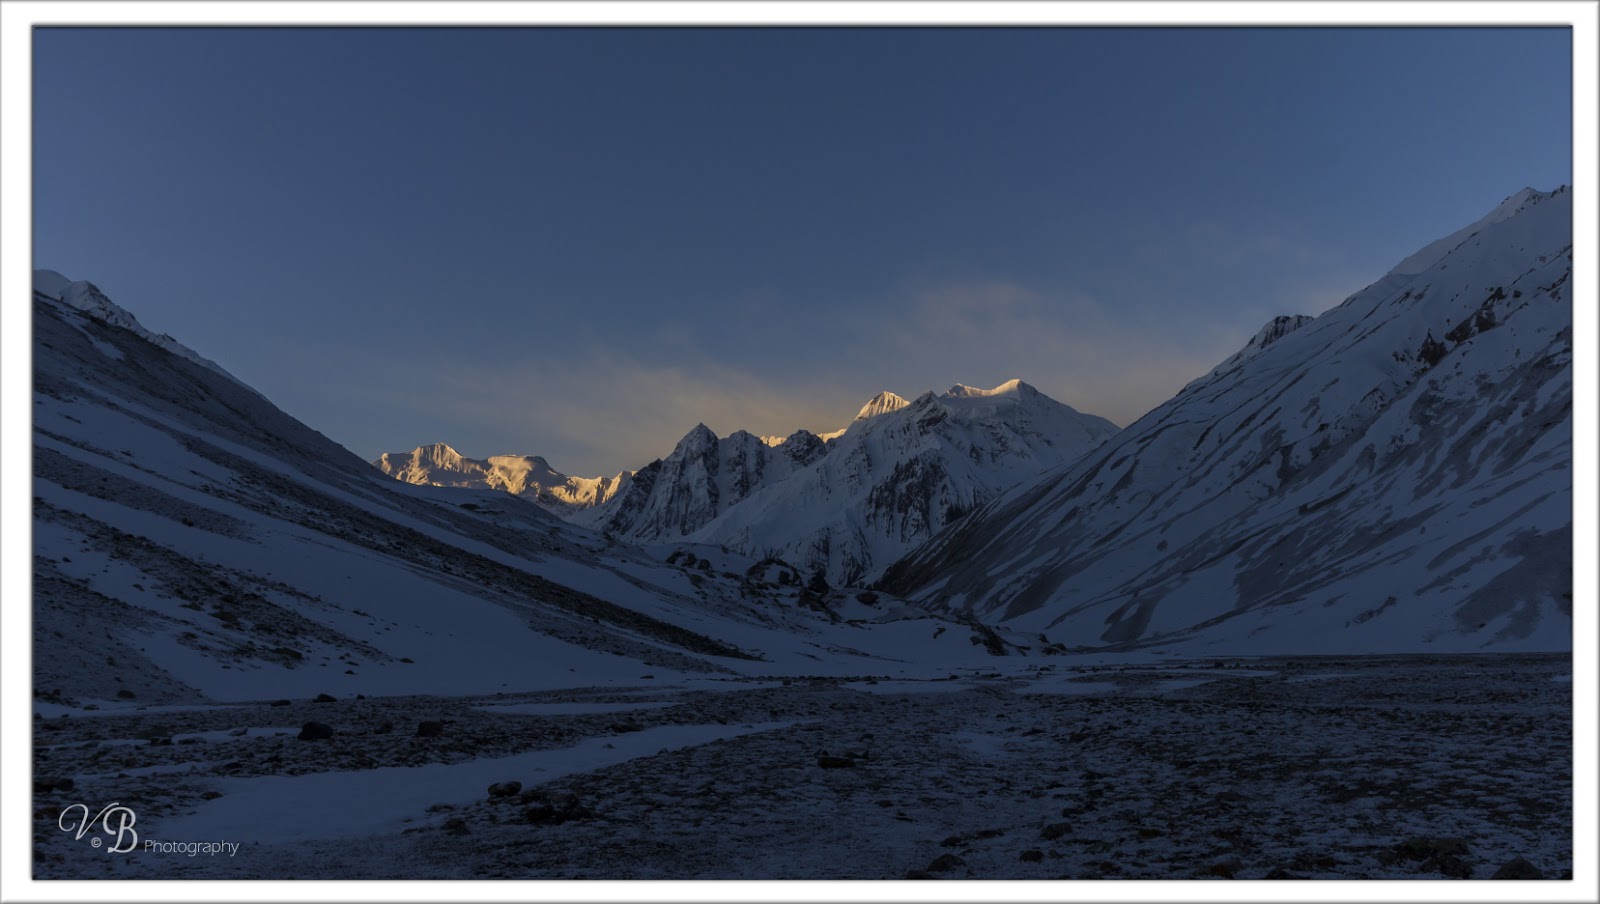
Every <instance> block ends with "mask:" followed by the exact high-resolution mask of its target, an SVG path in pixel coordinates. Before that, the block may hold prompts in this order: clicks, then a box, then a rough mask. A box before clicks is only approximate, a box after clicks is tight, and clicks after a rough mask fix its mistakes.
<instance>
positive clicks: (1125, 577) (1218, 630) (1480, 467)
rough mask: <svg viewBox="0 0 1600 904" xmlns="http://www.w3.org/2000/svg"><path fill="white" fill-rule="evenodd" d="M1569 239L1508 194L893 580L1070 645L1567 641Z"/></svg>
mask: <svg viewBox="0 0 1600 904" xmlns="http://www.w3.org/2000/svg"><path fill="white" fill-rule="evenodd" d="M1571 252H1572V206H1571V195H1570V193H1569V192H1568V191H1567V190H1566V189H1565V188H1564V187H1563V188H1560V189H1557V190H1555V191H1553V192H1548V193H1542V192H1536V191H1533V190H1532V189H1528V190H1525V191H1523V192H1519V193H1518V194H1516V195H1513V196H1512V197H1510V198H1508V199H1507V200H1506V201H1505V202H1504V203H1503V204H1501V205H1500V206H1498V207H1497V208H1495V210H1494V211H1492V212H1491V213H1490V214H1489V215H1488V216H1487V217H1485V218H1484V219H1482V220H1480V221H1479V222H1477V223H1475V224H1473V225H1472V226H1469V227H1467V228H1465V229H1463V230H1460V231H1458V232H1456V233H1454V234H1452V235H1450V236H1448V237H1446V238H1445V239H1442V240H1440V241H1438V242H1435V243H1433V244H1431V245H1429V246H1428V247H1426V248H1424V249H1422V250H1421V251H1419V252H1418V253H1417V254H1415V255H1412V256H1411V257H1410V258H1407V259H1406V260H1405V261H1404V262H1402V263H1401V264H1400V265H1399V266H1398V267H1396V268H1395V269H1394V270H1393V271H1391V272H1390V273H1389V274H1387V275H1385V276H1384V277H1383V278H1382V279H1380V280H1378V281H1377V282H1375V283H1373V284H1372V285H1371V286H1368V287H1367V288H1366V289H1364V290H1362V291H1360V292H1358V293H1356V294H1355V295H1353V296H1351V297H1350V298H1348V299H1346V300H1345V301H1344V302H1343V303H1342V304H1340V305H1338V306H1337V307H1335V308H1333V309H1332V310H1330V311H1328V312H1326V313H1324V314H1322V315H1321V316H1319V317H1317V318H1315V319H1309V320H1308V319H1305V318H1278V319H1277V320H1274V321H1273V322H1272V323H1270V324H1268V325H1267V326H1266V327H1265V328H1264V329H1263V330H1262V332H1261V333H1260V334H1259V335H1258V336H1257V337H1256V338H1255V339H1253V340H1251V342H1250V344H1249V345H1248V346H1247V347H1246V348H1245V349H1244V350H1242V351H1241V352H1240V353H1239V354H1237V355H1235V356H1233V357H1232V358H1230V359H1229V360H1228V361H1226V362H1224V363H1223V364H1222V365H1221V366H1219V367H1218V368H1216V369H1215V370H1214V371H1212V372H1211V373H1209V374H1207V375H1206V376H1204V377H1201V378H1200V379H1198V380H1195V381H1194V382H1193V383H1191V384H1189V385H1188V386H1186V387H1185V388H1184V389H1183V390H1182V391H1181V392H1180V393H1179V394H1178V395H1177V396H1176V397H1174V398H1173V399H1171V400H1170V401H1168V402H1167V403H1165V404H1163V405H1162V406H1160V407H1159V408H1157V409H1155V410H1154V411H1152V412H1150V413H1149V414H1147V415H1146V416H1145V417H1143V418H1141V419H1140V420H1139V421H1138V422H1137V423H1135V424H1134V425H1132V426H1130V427H1128V428H1127V429H1125V430H1123V431H1122V432H1121V433H1119V434H1117V435H1116V436H1115V437H1113V438H1112V439H1111V441H1110V442H1108V443H1106V444H1105V445H1104V446H1102V447H1100V448H1099V449H1096V450H1095V451H1094V452H1093V453H1092V454H1090V455H1088V456H1086V457H1084V458H1083V459H1081V460H1079V461H1078V462H1076V463H1075V464H1072V465H1071V466H1069V467H1065V468H1059V469H1056V470H1054V471H1052V472H1051V473H1050V474H1048V475H1046V476H1045V477H1042V478H1039V479H1036V480H1032V481H1029V482H1027V483H1026V484H1023V485H1020V486H1019V487H1017V488H1015V489H1014V490H1012V491H1011V492H1008V493H1007V494H1005V495H1004V496H1003V497H1001V498H999V499H996V500H995V501H993V502H991V503H989V504H988V505H986V506H984V507H983V508H982V509H980V510H978V511H977V512H975V513H973V514H972V515H970V516H968V517H967V518H965V519H964V520H962V521H961V522H959V523H958V524H955V525H953V526H952V527H951V528H950V529H949V530H946V531H945V532H943V533H941V534H940V535H939V536H938V537H936V538H934V540H932V541H931V542H929V543H927V544H925V545H924V546H922V547H921V548H919V549H917V550H916V551H915V552H913V553H912V554H911V555H910V556H908V557H906V558H905V559H904V560H902V561H900V562H898V563H896V564H895V565H894V566H893V567H892V568H891V569H890V570H889V571H888V573H887V574H886V575H885V577H884V580H883V581H882V586H883V587H884V588H886V589H888V590H891V591H893V592H896V593H900V594H903V595H910V596H913V597H915V598H917V599H920V600H922V601H924V602H925V603H926V604H930V605H935V606H945V607H949V608H950V609H952V610H965V611H971V612H974V613H977V614H979V615H980V616H984V617H986V618H989V619H998V620H1003V621H1001V623H1002V624H1006V625H1010V626H1013V627H1016V628H1018V629H1021V630H1028V631H1048V632H1049V634H1050V636H1051V637H1052V639H1057V640H1062V641H1065V642H1066V643H1067V644H1068V645H1069V646H1071V645H1078V646H1083V647H1116V646H1129V645H1146V644H1156V645H1159V644H1178V643H1181V644H1182V645H1183V648H1184V649H1186V650H1196V651H1198V652H1204V651H1205V650H1207V649H1214V650H1217V651H1219V652H1222V651H1239V652H1248V651H1251V650H1272V651H1274V652H1316V651H1330V652H1334V651H1337V652H1356V651H1364V652H1379V651H1386V650H1429V649H1434V650H1440V651H1451V650H1463V651H1465V650H1476V649H1480V648H1493V649H1530V650H1563V649H1570V645H1571V600H1572V597H1571V593H1572V570H1571V568H1572V549H1571V543H1572V414H1571V407H1572V371H1571V354H1572V302H1571V299H1570V296H1569V294H1568V291H1567V280H1568V277H1569V275H1570V274H1571V267H1572V262H1571Z"/></svg>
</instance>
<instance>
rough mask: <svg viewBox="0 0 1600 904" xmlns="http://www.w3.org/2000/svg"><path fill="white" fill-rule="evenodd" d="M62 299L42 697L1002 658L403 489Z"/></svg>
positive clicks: (49, 462)
mask: <svg viewBox="0 0 1600 904" xmlns="http://www.w3.org/2000/svg"><path fill="white" fill-rule="evenodd" d="M69 285H70V284H69ZM60 288H61V287H60V286H59V285H58V284H57V283H54V282H51V281H50V280H49V279H48V278H47V279H46V280H45V281H44V282H43V285H42V289H43V291H40V292H37V293H36V294H35V297H34V373H33V377H34V386H33V388H34V397H33V398H34V405H33V425H34V456H33V473H34V483H33V495H34V522H33V528H34V547H33V551H34V575H33V577H34V598H33V617H34V618H33V621H34V626H35V637H34V647H33V650H34V682H35V690H36V695H37V696H38V697H39V698H40V699H41V700H43V701H51V700H54V701H57V702H60V701H63V700H67V699H69V698H70V699H75V700H76V701H77V702H78V703H80V704H82V703H91V702H92V703H93V705H96V706H99V707H100V708H101V709H114V708H116V707H119V706H124V707H125V706H135V705H148V704H162V703H187V702H195V701H202V700H205V699H212V700H262V699H273V698H278V697H301V698H304V697H310V696H313V695H315V694H317V693H330V694H333V695H336V696H339V697H341V698H342V697H344V696H346V695H352V694H356V693H364V694H367V695H385V694H436V695H451V694H468V693H473V694H476V693H492V692H495V691H498V690H502V689H504V690H531V689H539V688H549V687H567V686H572V687H576V686H585V687H587V686H603V685H634V684H638V683H639V682H640V680H641V678H642V676H645V675H651V676H655V679H657V680H659V681H661V682H667V681H671V680H678V679H682V678H683V677H684V676H690V675H716V674H723V675H727V674H747V675H765V674H786V675H792V674H827V673H832V674H847V675H861V674H894V675H916V674H920V675H921V676H922V677H928V676H930V675H932V674H944V673H945V672H948V671H949V669H950V668H951V667H952V665H954V664H959V663H962V662H964V661H966V662H981V661H982V660H984V659H987V658H988V653H987V651H986V650H985V648H984V646H983V645H982V644H981V643H980V642H978V641H974V640H972V639H971V638H973V637H977V636H978V635H977V634H975V633H974V632H976V631H977V629H976V628H972V629H966V628H964V627H963V626H961V625H958V624H957V623H955V622H952V621H950V620H948V619H942V618H939V617H937V616H930V615H929V614H928V613H927V612H925V611H922V610H918V609H914V608H908V607H906V606H903V605H901V604H899V603H898V602H897V601H895V600H893V599H892V598H891V597H888V596H887V595H882V596H881V597H880V598H878V599H877V601H875V602H874V604H872V605H870V606H869V605H867V604H865V603H861V602H860V601H858V600H855V599H854V598H853V597H847V596H845V595H842V594H834V595H831V596H830V595H824V594H815V593H810V592H808V591H804V590H803V589H802V588H800V587H798V586H796V584H795V582H793V581H790V582H786V583H784V584H782V585H774V584H771V583H770V582H768V581H765V580H763V579H762V577H761V575H760V571H761V569H759V568H758V567H757V563H756V562H755V561H754V560H751V559H745V558H740V557H738V556H735V555H732V554H727V553H722V552H719V551H716V550H697V551H696V553H697V554H696V555H694V556H692V557H685V555H684V554H682V553H680V555H678V556H676V557H674V561H664V559H665V558H666V557H665V556H656V555H646V554H644V553H641V552H640V551H639V550H636V549H634V548H633V547H629V546H625V545H621V544H617V543H614V542H611V541H610V540H608V539H606V538H604V537H602V536H600V535H597V534H595V533H592V532H590V531H587V530H584V529H582V528H579V527H576V526H573V525H571V524H568V523H566V522H564V521H562V520H561V519H559V518H557V517H554V516H553V515H551V514H549V513H548V512H546V511H544V510H543V509H541V508H540V507H538V506H536V505H533V504H530V503H529V502H527V501H525V500H523V499H521V498H518V497H515V496H510V495H507V494H505V493H503V492H500V491H498V490H492V491H491V490H472V489H455V488H441V487H432V486H415V485H411V484H406V483H402V482H400V481H396V480H393V479H390V478H388V477H385V476H383V475H382V474H381V473H379V472H378V471H377V470H375V469H374V468H372V467H371V465H369V464H368V463H366V462H364V461H362V460H361V459H359V458H358V457H356V456H355V455H353V454H351V453H350V452H348V451H347V450H345V449H344V448H342V447H341V446H339V445H338V444H336V443H334V442H333V441H331V440H329V439H328V438H327V437H324V436H322V435H321V434H319V433H317V432H315V431H313V430H311V429H310V428H308V427H306V426H305V425H303V424H301V423H300V422H298V421H296V420H295V419H294V418H292V417H290V416H289V415H287V414H285V413H284V412H282V411H280V410H278V409H277V408H275V407H273V406H272V405H271V404H270V403H269V402H267V401H266V400H265V399H264V398H262V397H261V396H260V395H258V394H256V393H255V392H253V391H251V390H250V389H248V388H247V387H244V386H241V385H239V384H238V383H237V382H236V381H234V380H232V379H230V378H227V377H225V376H224V375H223V374H222V373H220V372H219V371H216V370H215V369H213V368H212V367H210V366H208V365H206V364H205V363H203V361H197V360H196V358H197V357H198V356H195V355H193V353H188V354H180V353H178V352H176V351H174V349H173V346H174V345H175V343H172V342H171V340H170V339H166V338H164V337H158V336H154V337H153V336H150V335H149V334H148V333H146V332H144V331H142V330H139V329H137V326H136V321H133V320H132V318H131V317H126V318H124V317H122V316H118V315H117V314H116V311H118V310H120V309H116V308H112V307H107V306H105V305H95V306H94V307H92V308H90V309H84V308H82V307H80V306H78V305H76V304H72V303H70V302H64V301H62V300H61V299H60V297H59V295H58V294H57V293H58V292H59V290H60ZM74 297H76V296H74ZM106 304H109V303H106ZM124 313H125V312H124ZM769 570H771V569H769ZM852 607H854V610H852ZM987 636H989V635H988V634H983V637H987ZM128 695H131V697H130V696H128Z"/></svg>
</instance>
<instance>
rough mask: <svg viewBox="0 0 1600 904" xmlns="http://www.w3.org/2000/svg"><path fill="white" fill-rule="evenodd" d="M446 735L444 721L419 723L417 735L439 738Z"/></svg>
mask: <svg viewBox="0 0 1600 904" xmlns="http://www.w3.org/2000/svg"><path fill="white" fill-rule="evenodd" d="M443 736H444V723H443V722H435V721H427V722H418V723H417V737H419V738H438V737H443Z"/></svg>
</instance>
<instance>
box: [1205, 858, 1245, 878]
mask: <svg viewBox="0 0 1600 904" xmlns="http://www.w3.org/2000/svg"><path fill="white" fill-rule="evenodd" d="M1242 869H1244V864H1243V863H1241V862H1239V861H1238V860H1224V861H1223V862H1221V863H1213V864H1212V865H1211V868H1210V869H1208V870H1206V875H1208V876H1216V877H1218V878H1221V879H1232V878H1234V877H1235V876H1236V875H1238V873H1239V871H1240V870H1242Z"/></svg>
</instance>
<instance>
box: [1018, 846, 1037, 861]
mask: <svg viewBox="0 0 1600 904" xmlns="http://www.w3.org/2000/svg"><path fill="white" fill-rule="evenodd" d="M1017 859H1018V860H1021V861H1022V862H1023V863H1038V862H1039V861H1041V860H1043V859H1044V851H1041V850H1039V849H1038V848H1033V849H1031V850H1026V851H1023V852H1022V853H1020V854H1018V855H1017Z"/></svg>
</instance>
